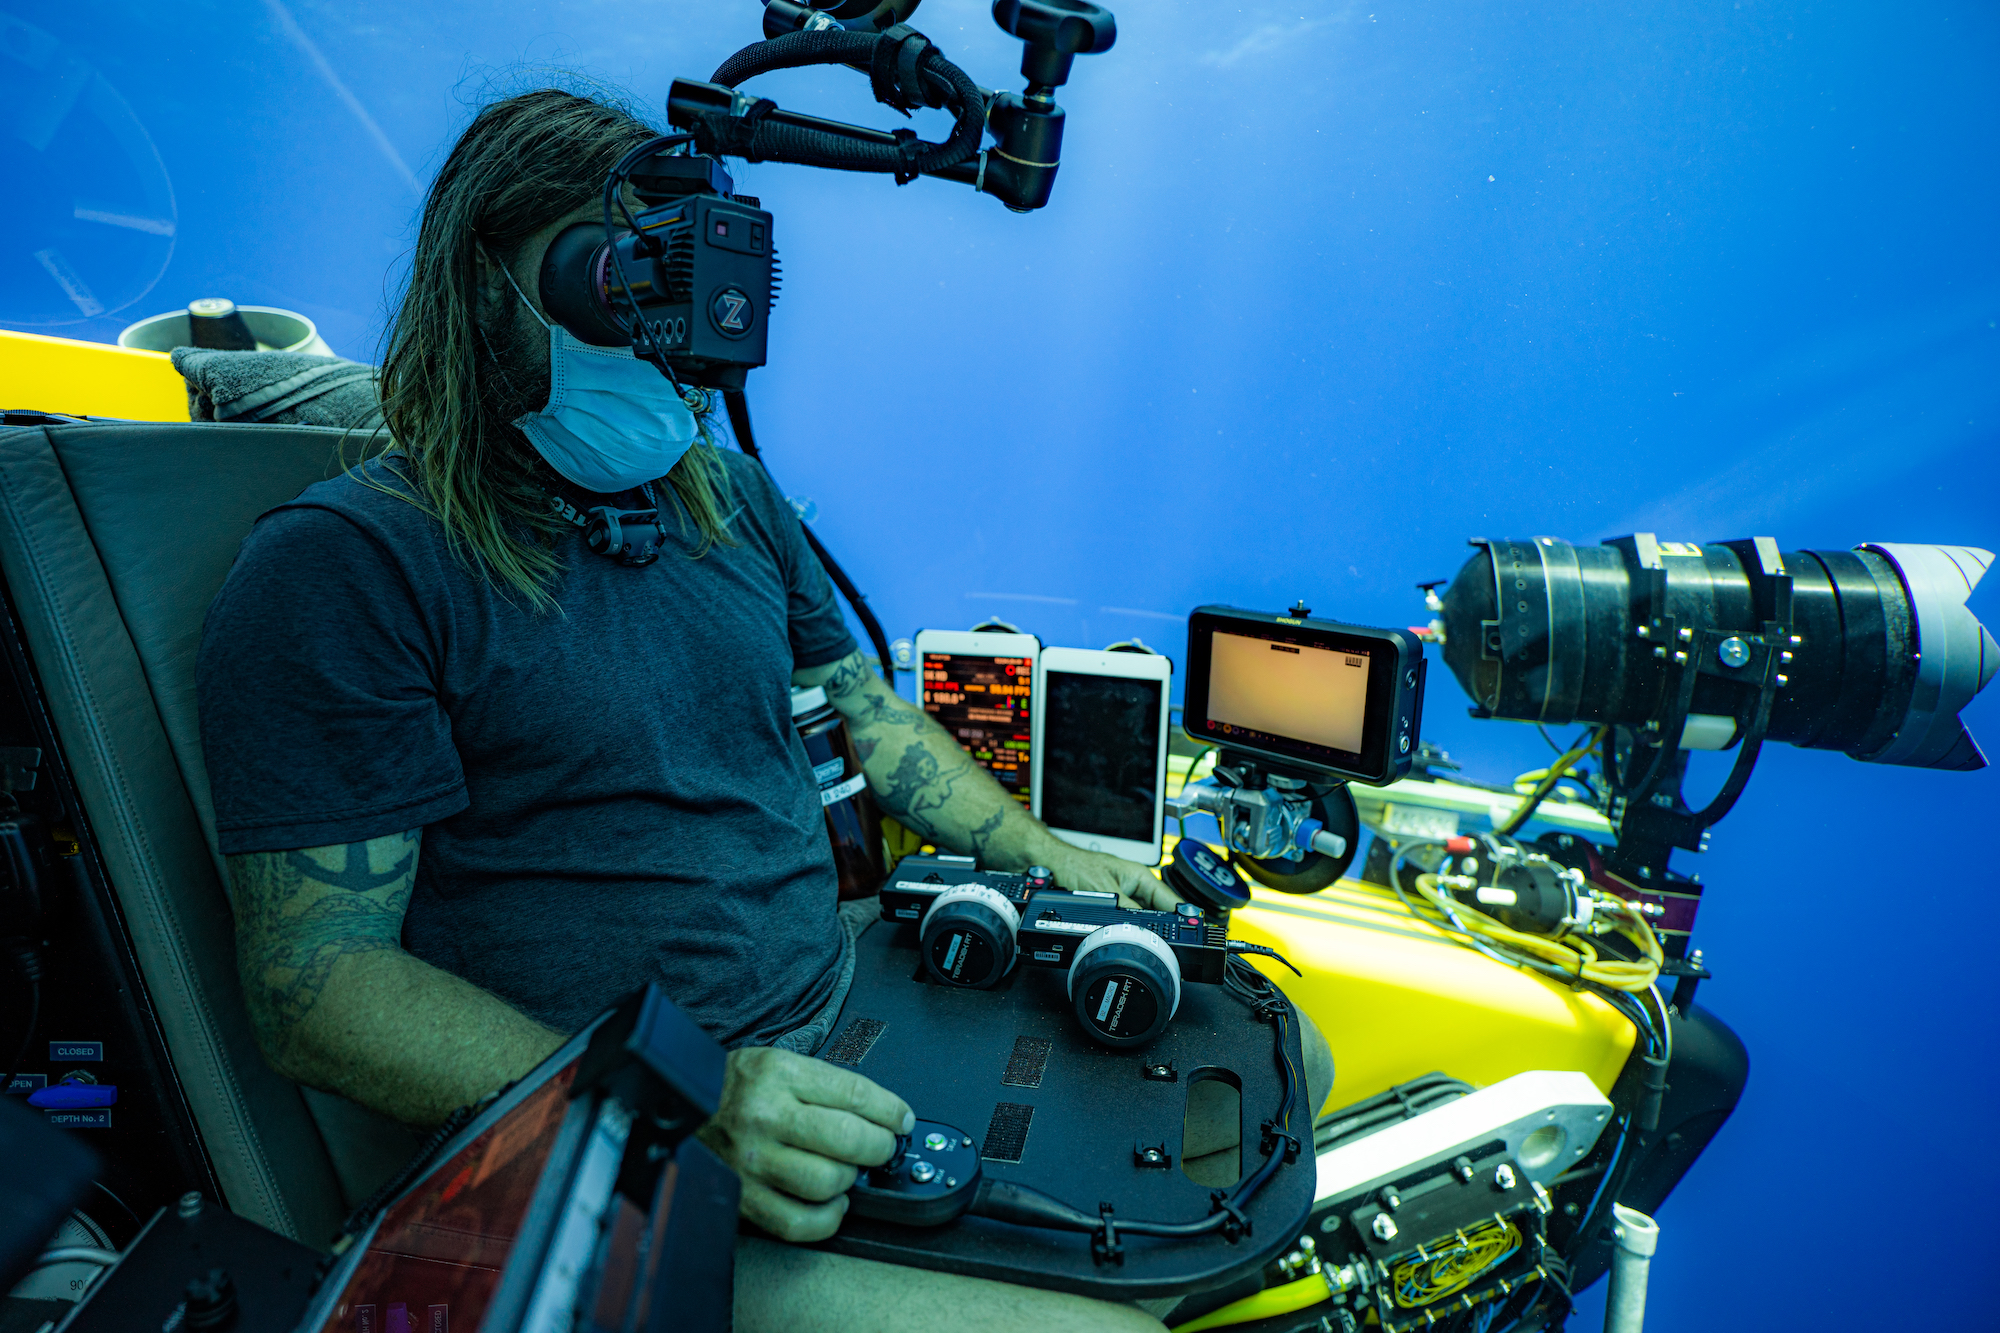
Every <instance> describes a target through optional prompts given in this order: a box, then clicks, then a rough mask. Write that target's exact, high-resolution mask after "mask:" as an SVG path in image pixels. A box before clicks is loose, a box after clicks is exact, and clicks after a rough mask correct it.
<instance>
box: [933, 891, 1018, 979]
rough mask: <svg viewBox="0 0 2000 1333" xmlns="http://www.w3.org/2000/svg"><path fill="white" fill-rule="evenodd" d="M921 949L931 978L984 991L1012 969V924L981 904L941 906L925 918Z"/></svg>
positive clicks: (944, 904)
mask: <svg viewBox="0 0 2000 1333" xmlns="http://www.w3.org/2000/svg"><path fill="white" fill-rule="evenodd" d="M922 949H923V956H924V970H925V971H927V972H929V973H930V974H931V976H932V977H933V978H934V979H936V980H938V981H941V982H943V983H944V984H945V985H947V986H965V987H968V988H970V989H973V990H984V989H986V988H987V987H989V986H992V985H995V984H997V983H998V982H999V980H1000V979H1001V978H1002V977H1004V976H1006V975H1007V973H1008V971H1009V970H1010V969H1011V968H1012V967H1013V966H1014V949H1015V945H1014V925H1013V923H1010V922H1009V921H1007V920H1006V918H1005V917H1003V916H1002V915H1001V913H999V912H997V911H995V910H994V909H993V908H991V907H989V906H987V905H986V904H985V903H983V902H977V901H968V900H963V899H961V900H959V901H957V902H947V903H942V904H940V905H939V906H937V907H936V908H934V909H932V910H931V911H930V912H929V913H927V914H926V916H925V919H924V933H923V940H922Z"/></svg>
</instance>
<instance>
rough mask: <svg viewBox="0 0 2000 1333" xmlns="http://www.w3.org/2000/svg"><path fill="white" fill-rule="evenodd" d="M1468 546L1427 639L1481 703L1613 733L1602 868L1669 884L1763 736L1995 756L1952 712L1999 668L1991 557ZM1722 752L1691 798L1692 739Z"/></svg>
mask: <svg viewBox="0 0 2000 1333" xmlns="http://www.w3.org/2000/svg"><path fill="white" fill-rule="evenodd" d="M1472 545H1473V546H1475V547H1476V548H1478V550H1477V554H1475V555H1474V556H1473V557H1472V559H1471V560H1469V561H1467V562H1466V564H1465V566H1464V568H1462V569H1461V570H1459V572H1458V575H1457V577H1456V578H1454V579H1453V580H1452V582H1451V586H1450V587H1449V588H1448V589H1447V590H1446V591H1445V593H1444V595H1443V596H1442V598H1439V597H1437V596H1436V595H1435V594H1432V595H1431V597H1430V601H1431V605H1432V609H1433V611H1434V612H1436V614H1437V616H1438V619H1437V620H1435V621H1434V622H1433V624H1432V631H1431V636H1432V637H1433V638H1434V639H1437V640H1441V641H1442V645H1443V649H1444V660H1445V665H1446V666H1448V667H1450V668H1451V671H1452V673H1453V674H1454V675H1455V676H1457V678H1458V681H1459V684H1460V685H1462V686H1464V687H1465V691H1466V693H1467V694H1469V695H1471V696H1472V698H1473V701H1474V703H1475V707H1474V708H1473V709H1472V714H1473V716H1475V717H1497V718H1511V719H1517V720H1521V721H1528V722H1540V723H1546V724H1552V725H1562V724H1567V723H1584V724H1586V725H1591V726H1596V727H1599V728H1602V729H1603V732H1602V734H1603V738H1604V744H1603V746H1602V748H1603V751H1604V775H1605V778H1606V780H1607V784H1608V786H1609V787H1610V792H1609V796H1610V801H1609V810H1608V813H1609V814H1610V815H1611V817H1612V819H1613V822H1614V824H1615V825H1616V828H1617V831H1618V843H1617V846H1616V847H1615V848H1614V849H1611V850H1610V851H1609V852H1608V853H1607V855H1606V858H1605V867H1604V868H1605V869H1607V870H1608V871H1609V872H1610V873H1611V874H1613V875H1615V876H1617V877H1619V878H1621V879H1624V880H1625V881H1627V882H1628V883H1634V884H1639V885H1644V886H1648V887H1654V888H1657V887H1660V886H1662V885H1664V883H1665V881H1666V879H1667V871H1666V863H1667V856H1668V853H1669V851H1670V850H1671V849H1672V848H1675V847H1680V848H1685V849H1687V850H1690V851H1699V850H1701V849H1702V847H1703V845H1704V842H1705V838H1706V833H1705V830H1706V829H1707V828H1708V826H1709V825H1711V824H1713V823H1715V822H1716V821H1717V820H1719V819H1721V818H1722V816H1723V815H1725V814H1727V813H1728V811H1729V809H1730V807H1731V806H1732V805H1733V804H1734V803H1735V801H1736V798H1737V796H1738V795H1739V794H1740V793H1741V792H1742V790H1743V785H1744V783H1745V782H1746V781H1747V780H1748V779H1749V776H1750V769H1751V766H1752V765H1753V764H1755V762H1756V759H1757V754H1758V750H1759V748H1760V747H1761V745H1762V744H1763V742H1764V741H1766V740H1776V741H1783V742H1785V743H1786V744H1790V745H1797V746H1801V747H1804V748H1807V749H1826V750H1840V751H1843V752H1845V753H1846V754H1847V755H1849V756H1850V757H1852V758H1855V759H1859V760H1862V761H1863V762H1866V763H1878V764H1903V765H1909V766H1912V767H1919V768H1942V769H1954V770H1969V769H1977V768H1983V767H1985V765H1986V757H1985V755H1983V754H1982V753H1981V752H1980V750H1979V746H1978V745H1977V744H1976V743H1975V742H1974V741H1973V739H1972V737H1971V735H1970V734H1969V733H1968V732H1967V731H1966V730H1965V728H1964V726H1963V725H1962V724H1961V723H1960V721H1959V718H1958V714H1959V710H1960V709H1962V708H1963V707H1964V706H1965V705H1966V704H1968V703H1970V702H1971V701H1972V699H1973V697H1974V696H1975V695H1977V694H1978V693H1979V692H1980V691H1981V690H1982V689H1984V688H1985V686H1986V684H1987V682H1989V681H1990V680H1991V679H1992V678H1993V675H1994V672H1995V671H1996V669H2000V645H1996V644H1995V642H1994V640H1993V636H1992V635H1991V634H1989V633H1988V632H1987V631H1986V629H1985V627H1984V626H1982V625H1981V624H1980V623H1979V621H1978V620H1977V619H1976V618H1975V617H1974V616H1973V615H1972V613H1971V612H1970V611H1969V610H1967V609H1966V606H1965V601H1966V597H1967V596H1968V595H1969V594H1970V593H1971V591H1972V590H1973V588H1974V587H1976V586H1977V585H1978V583H1979V581H1980V579H1981V578H1982V577H1983V576H1984V575H1985V573H1986V570H1987V567H1988V566H1989V565H1991V564H1992V561H1993V556H1992V553H1991V552H1988V551H1982V550H1977V549H1975V548H1972V547H1967V546H1929V545H1905V544H1889V543H1870V544H1867V545H1863V546H1859V547H1856V548H1854V549H1853V550H1850V551H1792V552H1784V553H1781V552H1780V551H1779V550H1778V545H1777V543H1776V542H1775V541H1773V540H1772V539H1771V538H1769V537H1754V538H1750V539H1748V540H1744V541H1728V542H1714V543H1706V544H1699V545H1698V544H1695V543H1691V542H1671V541H1660V540H1659V539H1658V538H1657V537H1655V536H1654V534H1652V533H1648V532H1642V533H1636V534H1633V535H1631V536H1626V537H1617V538H1613V539H1612V540H1610V541H1607V542H1605V543H1604V544H1602V545H1600V546H1573V545H1571V544H1570V543H1569V542H1566V541H1563V540H1561V539H1559V538H1555V537H1536V538H1533V539H1529V540H1510V541H1489V540H1487V539H1485V538H1475V539H1474V540H1473V542H1472ZM1427 586H1435V585H1427ZM1731 747H1736V748H1737V758H1736V762H1735V765H1734V767H1733V768H1732V770H1731V772H1730V774H1729V777H1728V779H1727V780H1726V781H1725V782H1724V783H1723V786H1722V788H1721V790H1720V791H1719V792H1718V793H1717V795H1716V796H1715V797H1714V798H1713V799H1712V800H1711V801H1710V802H1709V804H1708V805H1707V806H1706V807H1704V808H1703V809H1701V810H1698V811H1697V810H1691V809H1689V808H1688V806H1687V804H1686V803H1685V802H1684V801H1683V800H1682V798H1681V792H1680V787H1681V779H1682V776H1683V774H1684V772H1685V769H1686V764H1687V751H1689V750H1722V749H1728V748H1731ZM1515 822H1516V824H1517V825H1518V823H1520V822H1521V820H1520V819H1519V818H1517V819H1516V821H1515ZM1503 831H1504V830H1503Z"/></svg>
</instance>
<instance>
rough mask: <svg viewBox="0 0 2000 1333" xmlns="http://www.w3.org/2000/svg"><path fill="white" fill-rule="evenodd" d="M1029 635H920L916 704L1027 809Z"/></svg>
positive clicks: (1033, 646)
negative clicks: (935, 720)
mask: <svg viewBox="0 0 2000 1333" xmlns="http://www.w3.org/2000/svg"><path fill="white" fill-rule="evenodd" d="M1041 650H1042V641H1041V640H1040V639H1038V638H1036V637H1035V636H1034V635H1032V634H994V633H987V632H984V631H979V630H957V629H927V630H919V631H918V633H917V689H918V691H919V692H920V694H921V698H920V699H919V702H920V703H921V704H922V705H923V709H924V711H925V712H926V713H929V714H930V715H931V716H932V717H934V718H936V719H937V721H938V725H939V726H941V727H943V728H944V729H945V730H946V731H948V732H950V733H951V734H952V736H953V738H954V739H956V740H957V741H958V743H959V744H960V745H963V746H964V747H965V749H966V753H968V754H970V755H971V756H972V758H973V760H974V762H976V763H978V764H979V766H980V767H981V768H984V769H985V770H986V771H987V772H988V773H991V774H992V775H993V780H994V781H995V782H998V783H999V784H1000V785H1001V786H1002V787H1004V788H1005V789H1006V791H1007V794H1008V795H1010V796H1012V797H1014V798H1015V799H1016V800H1018V801H1020V802H1021V803H1022V804H1023V805H1026V804H1027V803H1028V798H1029V782H1030V774H1032V773H1033V772H1034V741H1033V738H1032V735H1031V732H1032V728H1033V696H1034V687H1035V658H1036V656H1037V655H1038V654H1039V653H1040V652H1041Z"/></svg>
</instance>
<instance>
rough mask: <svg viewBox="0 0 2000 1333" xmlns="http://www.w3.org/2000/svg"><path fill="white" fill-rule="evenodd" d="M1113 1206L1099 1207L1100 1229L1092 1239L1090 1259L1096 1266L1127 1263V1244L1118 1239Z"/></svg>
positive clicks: (1092, 1235)
mask: <svg viewBox="0 0 2000 1333" xmlns="http://www.w3.org/2000/svg"><path fill="white" fill-rule="evenodd" d="M1111 1212H1112V1209H1111V1205H1110V1204H1108V1203H1100V1204H1098V1205H1097V1218H1098V1227H1097V1230H1096V1231H1095V1232H1093V1233H1092V1234H1091V1237H1090V1258H1091V1262H1093V1263H1096V1264H1117V1265H1119V1266H1120V1267H1123V1266H1124V1263H1125V1244H1124V1242H1123V1241H1121V1240H1119V1239H1118V1223H1117V1221H1116V1219H1114V1218H1113V1217H1112V1215H1111Z"/></svg>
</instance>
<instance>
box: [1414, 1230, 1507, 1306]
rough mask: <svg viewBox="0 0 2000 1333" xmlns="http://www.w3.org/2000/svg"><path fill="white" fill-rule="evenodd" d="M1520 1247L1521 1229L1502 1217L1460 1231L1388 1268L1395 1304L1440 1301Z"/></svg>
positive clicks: (1420, 1303) (1416, 1304)
mask: <svg viewBox="0 0 2000 1333" xmlns="http://www.w3.org/2000/svg"><path fill="white" fill-rule="evenodd" d="M1520 1248H1521V1232H1520V1229H1519V1228H1517V1227H1516V1226H1515V1225H1514V1224H1513V1223H1512V1222H1508V1221H1506V1220H1504V1219H1502V1218H1497V1217H1496V1218H1494V1219H1493V1220H1492V1221H1491V1222H1487V1223H1484V1224H1482V1225H1480V1226H1476V1227H1474V1228H1473V1229H1472V1230H1470V1231H1461V1232H1459V1233H1458V1234H1457V1235H1456V1236H1455V1237H1453V1239H1452V1241H1451V1242H1450V1243H1449V1244H1447V1245H1445V1246H1444V1247H1443V1248H1441V1249H1439V1250H1437V1251H1435V1252H1432V1253H1428V1254H1424V1255H1422V1256H1421V1257H1418V1258H1412V1259H1405V1260H1403V1261H1402V1262H1401V1263H1399V1264H1397V1265H1396V1266H1395V1267H1394V1268H1392V1269H1390V1270H1389V1282H1390V1285H1391V1287H1392V1289H1393V1290H1394V1291H1395V1293H1396V1304H1398V1305H1400V1306H1402V1307H1403V1308H1404V1309H1406V1310H1409V1309H1415V1308H1416V1307H1418V1306H1422V1305H1429V1304H1431V1303H1432V1302H1433V1301H1441V1300H1443V1299H1444V1298H1445V1297H1447V1296H1450V1295H1453V1294H1454V1293H1456V1292H1458V1291H1459V1290H1460V1289H1461V1288H1463V1287H1465V1286H1467V1285H1469V1284H1470V1283H1471V1282H1472V1280H1473V1279H1474V1278H1476V1277H1478V1276H1479V1275H1480V1274H1481V1273H1484V1272H1486V1271H1487V1270H1488V1269H1490V1268H1492V1267H1493V1266H1494V1265H1495V1264H1498V1263H1500V1262H1501V1261H1503V1260H1504V1259H1506V1258H1507V1257H1508V1256H1509V1255H1511V1254H1513V1253H1514V1251H1516V1250H1518V1249H1520Z"/></svg>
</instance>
